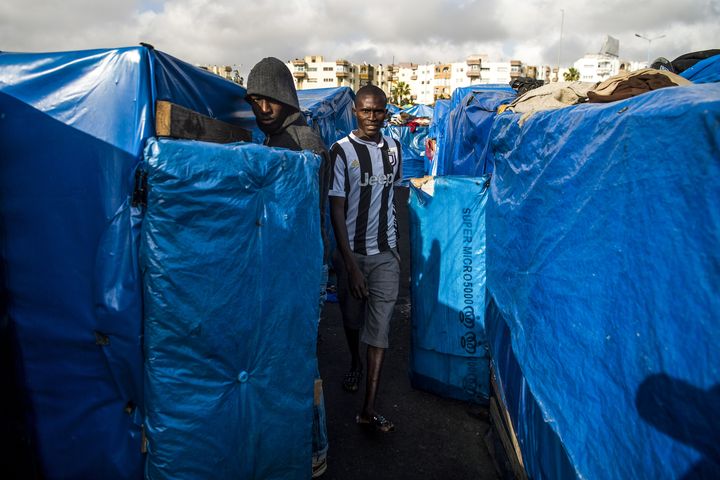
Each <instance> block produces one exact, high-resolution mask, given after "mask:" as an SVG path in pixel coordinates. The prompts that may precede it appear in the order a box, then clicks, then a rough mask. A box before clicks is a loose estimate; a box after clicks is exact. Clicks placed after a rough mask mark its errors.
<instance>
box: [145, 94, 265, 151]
mask: <svg viewBox="0 0 720 480" xmlns="http://www.w3.org/2000/svg"><path fill="white" fill-rule="evenodd" d="M155 133H156V134H157V136H158V137H172V138H180V139H185V140H200V141H203V142H213V143H232V142H249V141H251V140H252V134H251V133H250V132H249V131H248V130H245V129H244V128H241V127H238V126H237V125H232V124H230V123H227V122H223V121H222V120H218V119H216V118H211V117H208V116H207V115H203V114H202V113H198V112H195V111H193V110H190V109H189V108H185V107H183V106H181V105H176V104H174V103H172V102H167V101H164V100H158V101H157V102H156V103H155Z"/></svg>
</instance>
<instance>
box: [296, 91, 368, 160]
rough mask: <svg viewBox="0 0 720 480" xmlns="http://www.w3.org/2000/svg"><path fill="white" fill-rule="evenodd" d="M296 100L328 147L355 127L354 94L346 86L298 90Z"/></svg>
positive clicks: (309, 122)
mask: <svg viewBox="0 0 720 480" xmlns="http://www.w3.org/2000/svg"><path fill="white" fill-rule="evenodd" d="M298 100H299V101H300V109H301V110H302V111H303V113H304V114H305V117H306V118H307V121H308V125H310V126H311V127H312V128H313V129H315V130H316V131H317V132H318V133H319V134H320V136H321V137H322V139H323V141H324V142H325V145H327V147H328V148H330V145H332V144H333V143H335V142H336V141H338V140H340V139H341V138H342V137H344V136H346V135H347V134H349V133H350V132H351V131H352V130H353V129H354V128H355V127H356V121H355V115H353V112H352V108H353V102H354V101H355V94H354V93H353V91H352V90H351V89H350V88H348V87H338V88H317V89H311V90H298Z"/></svg>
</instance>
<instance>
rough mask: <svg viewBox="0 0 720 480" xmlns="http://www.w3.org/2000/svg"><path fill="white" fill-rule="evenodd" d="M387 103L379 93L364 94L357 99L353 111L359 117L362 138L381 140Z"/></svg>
mask: <svg viewBox="0 0 720 480" xmlns="http://www.w3.org/2000/svg"><path fill="white" fill-rule="evenodd" d="M386 107H387V105H386V102H384V101H383V99H382V97H380V96H378V95H363V96H361V97H358V98H356V99H355V108H353V112H354V113H355V117H356V118H357V123H358V133H359V134H360V135H359V136H360V138H363V139H366V140H375V141H377V140H379V139H380V131H381V129H382V127H383V125H384V124H385V116H386V115H387V109H386Z"/></svg>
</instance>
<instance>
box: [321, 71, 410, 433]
mask: <svg viewBox="0 0 720 480" xmlns="http://www.w3.org/2000/svg"><path fill="white" fill-rule="evenodd" d="M386 107H387V97H386V96H385V93H384V92H383V91H382V90H381V89H379V88H378V87H376V86H374V85H368V86H365V87H362V88H361V89H360V90H358V92H357V94H356V96H355V108H354V109H353V112H354V113H355V117H356V118H357V123H358V128H357V130H354V131H353V132H351V133H350V135H348V136H347V137H345V138H343V139H341V140H339V141H338V142H337V143H335V144H334V145H333V146H332V148H331V149H330V156H331V159H332V173H331V180H330V192H329V195H330V215H331V219H332V224H333V229H334V230H335V238H336V242H337V250H336V251H335V257H334V258H333V266H334V267H335V270H336V272H337V276H338V298H339V300H340V309H341V311H342V315H343V323H344V326H345V335H346V337H347V341H348V345H349V347H350V355H351V367H350V371H349V372H348V373H347V374H346V375H345V379H344V381H343V387H344V388H345V390H347V391H350V392H355V391H357V390H358V384H359V383H360V380H361V379H362V370H363V368H362V361H361V360H360V353H359V352H360V346H359V342H360V341H361V340H362V342H363V343H365V344H366V345H367V381H366V384H365V400H364V402H363V408H362V411H361V412H360V413H359V414H358V416H357V418H356V421H357V423H358V424H360V425H365V426H370V427H372V428H374V429H376V430H378V431H381V432H389V431H392V430H394V425H393V424H392V422H391V421H390V420H388V419H386V418H385V417H383V416H382V415H380V414H378V413H377V412H376V411H375V399H376V397H377V390H378V385H379V383H380V372H381V370H382V364H383V358H384V355H385V349H387V347H388V332H389V329H390V319H391V318H392V314H393V309H394V307H395V301H396V300H397V296H398V289H399V282H400V257H399V255H398V252H397V228H396V222H395V209H394V207H393V186H394V185H396V184H398V183H399V182H400V180H402V159H401V156H400V144H399V142H397V140H394V139H392V138H389V137H385V136H383V135H382V132H381V129H382V127H383V124H384V122H385V117H386V115H387V109H386ZM361 329H362V332H361Z"/></svg>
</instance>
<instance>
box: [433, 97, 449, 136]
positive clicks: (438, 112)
mask: <svg viewBox="0 0 720 480" xmlns="http://www.w3.org/2000/svg"><path fill="white" fill-rule="evenodd" d="M449 111H450V100H437V101H436V102H435V109H434V111H433V115H432V122H431V123H430V137H431V138H435V139H437V138H438V136H439V135H440V133H441V132H444V122H445V120H446V117H447V114H448V113H449Z"/></svg>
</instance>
